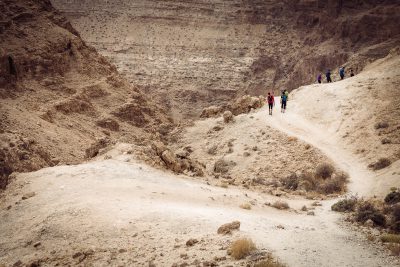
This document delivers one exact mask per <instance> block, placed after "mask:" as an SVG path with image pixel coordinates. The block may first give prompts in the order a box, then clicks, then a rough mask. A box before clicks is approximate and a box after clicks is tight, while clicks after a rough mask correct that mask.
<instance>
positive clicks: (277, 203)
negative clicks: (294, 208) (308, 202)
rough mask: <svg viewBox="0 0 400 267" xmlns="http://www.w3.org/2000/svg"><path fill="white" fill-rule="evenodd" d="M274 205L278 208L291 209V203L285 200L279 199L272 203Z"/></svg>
mask: <svg viewBox="0 0 400 267" xmlns="http://www.w3.org/2000/svg"><path fill="white" fill-rule="evenodd" d="M272 207H274V208H276V209H278V210H287V209H289V204H288V203H287V202H285V201H281V200H278V201H275V202H274V203H273V204H272Z"/></svg>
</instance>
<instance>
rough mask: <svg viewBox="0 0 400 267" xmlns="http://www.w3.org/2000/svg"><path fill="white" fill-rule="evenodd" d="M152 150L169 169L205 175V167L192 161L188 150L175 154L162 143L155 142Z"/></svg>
mask: <svg viewBox="0 0 400 267" xmlns="http://www.w3.org/2000/svg"><path fill="white" fill-rule="evenodd" d="M152 148H153V150H154V151H155V152H156V154H157V155H158V156H159V157H160V158H161V160H162V161H163V162H164V163H165V165H166V167H167V168H168V169H170V170H172V171H174V172H177V173H184V172H191V173H193V174H194V175H196V176H203V175H204V171H203V169H204V166H203V165H202V164H201V163H200V162H198V161H196V160H192V159H191V158H190V153H189V152H188V151H187V150H186V151H185V150H179V151H178V152H177V153H175V154H174V153H173V152H172V151H171V150H170V149H168V148H167V146H166V145H164V144H163V143H162V142H160V141H157V142H153V144H152Z"/></svg>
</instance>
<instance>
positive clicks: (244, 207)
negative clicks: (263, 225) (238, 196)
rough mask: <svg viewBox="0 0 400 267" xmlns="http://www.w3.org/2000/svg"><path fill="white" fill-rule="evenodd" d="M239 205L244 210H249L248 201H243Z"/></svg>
mask: <svg viewBox="0 0 400 267" xmlns="http://www.w3.org/2000/svg"><path fill="white" fill-rule="evenodd" d="M239 207H240V208H242V209H245V210H251V205H250V204H249V203H243V204H241V205H240V206H239Z"/></svg>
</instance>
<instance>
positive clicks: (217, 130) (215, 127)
mask: <svg viewBox="0 0 400 267" xmlns="http://www.w3.org/2000/svg"><path fill="white" fill-rule="evenodd" d="M212 129H213V131H216V132H219V131H221V130H223V129H224V127H222V126H220V125H216V126H214V127H213V128H212Z"/></svg>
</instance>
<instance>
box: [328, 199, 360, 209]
mask: <svg viewBox="0 0 400 267" xmlns="http://www.w3.org/2000/svg"><path fill="white" fill-rule="evenodd" d="M356 204H357V198H355V197H352V198H347V199H342V200H339V201H338V202H336V203H335V204H333V205H332V207H331V209H332V210H333V211H337V212H350V211H355V209H356Z"/></svg>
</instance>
